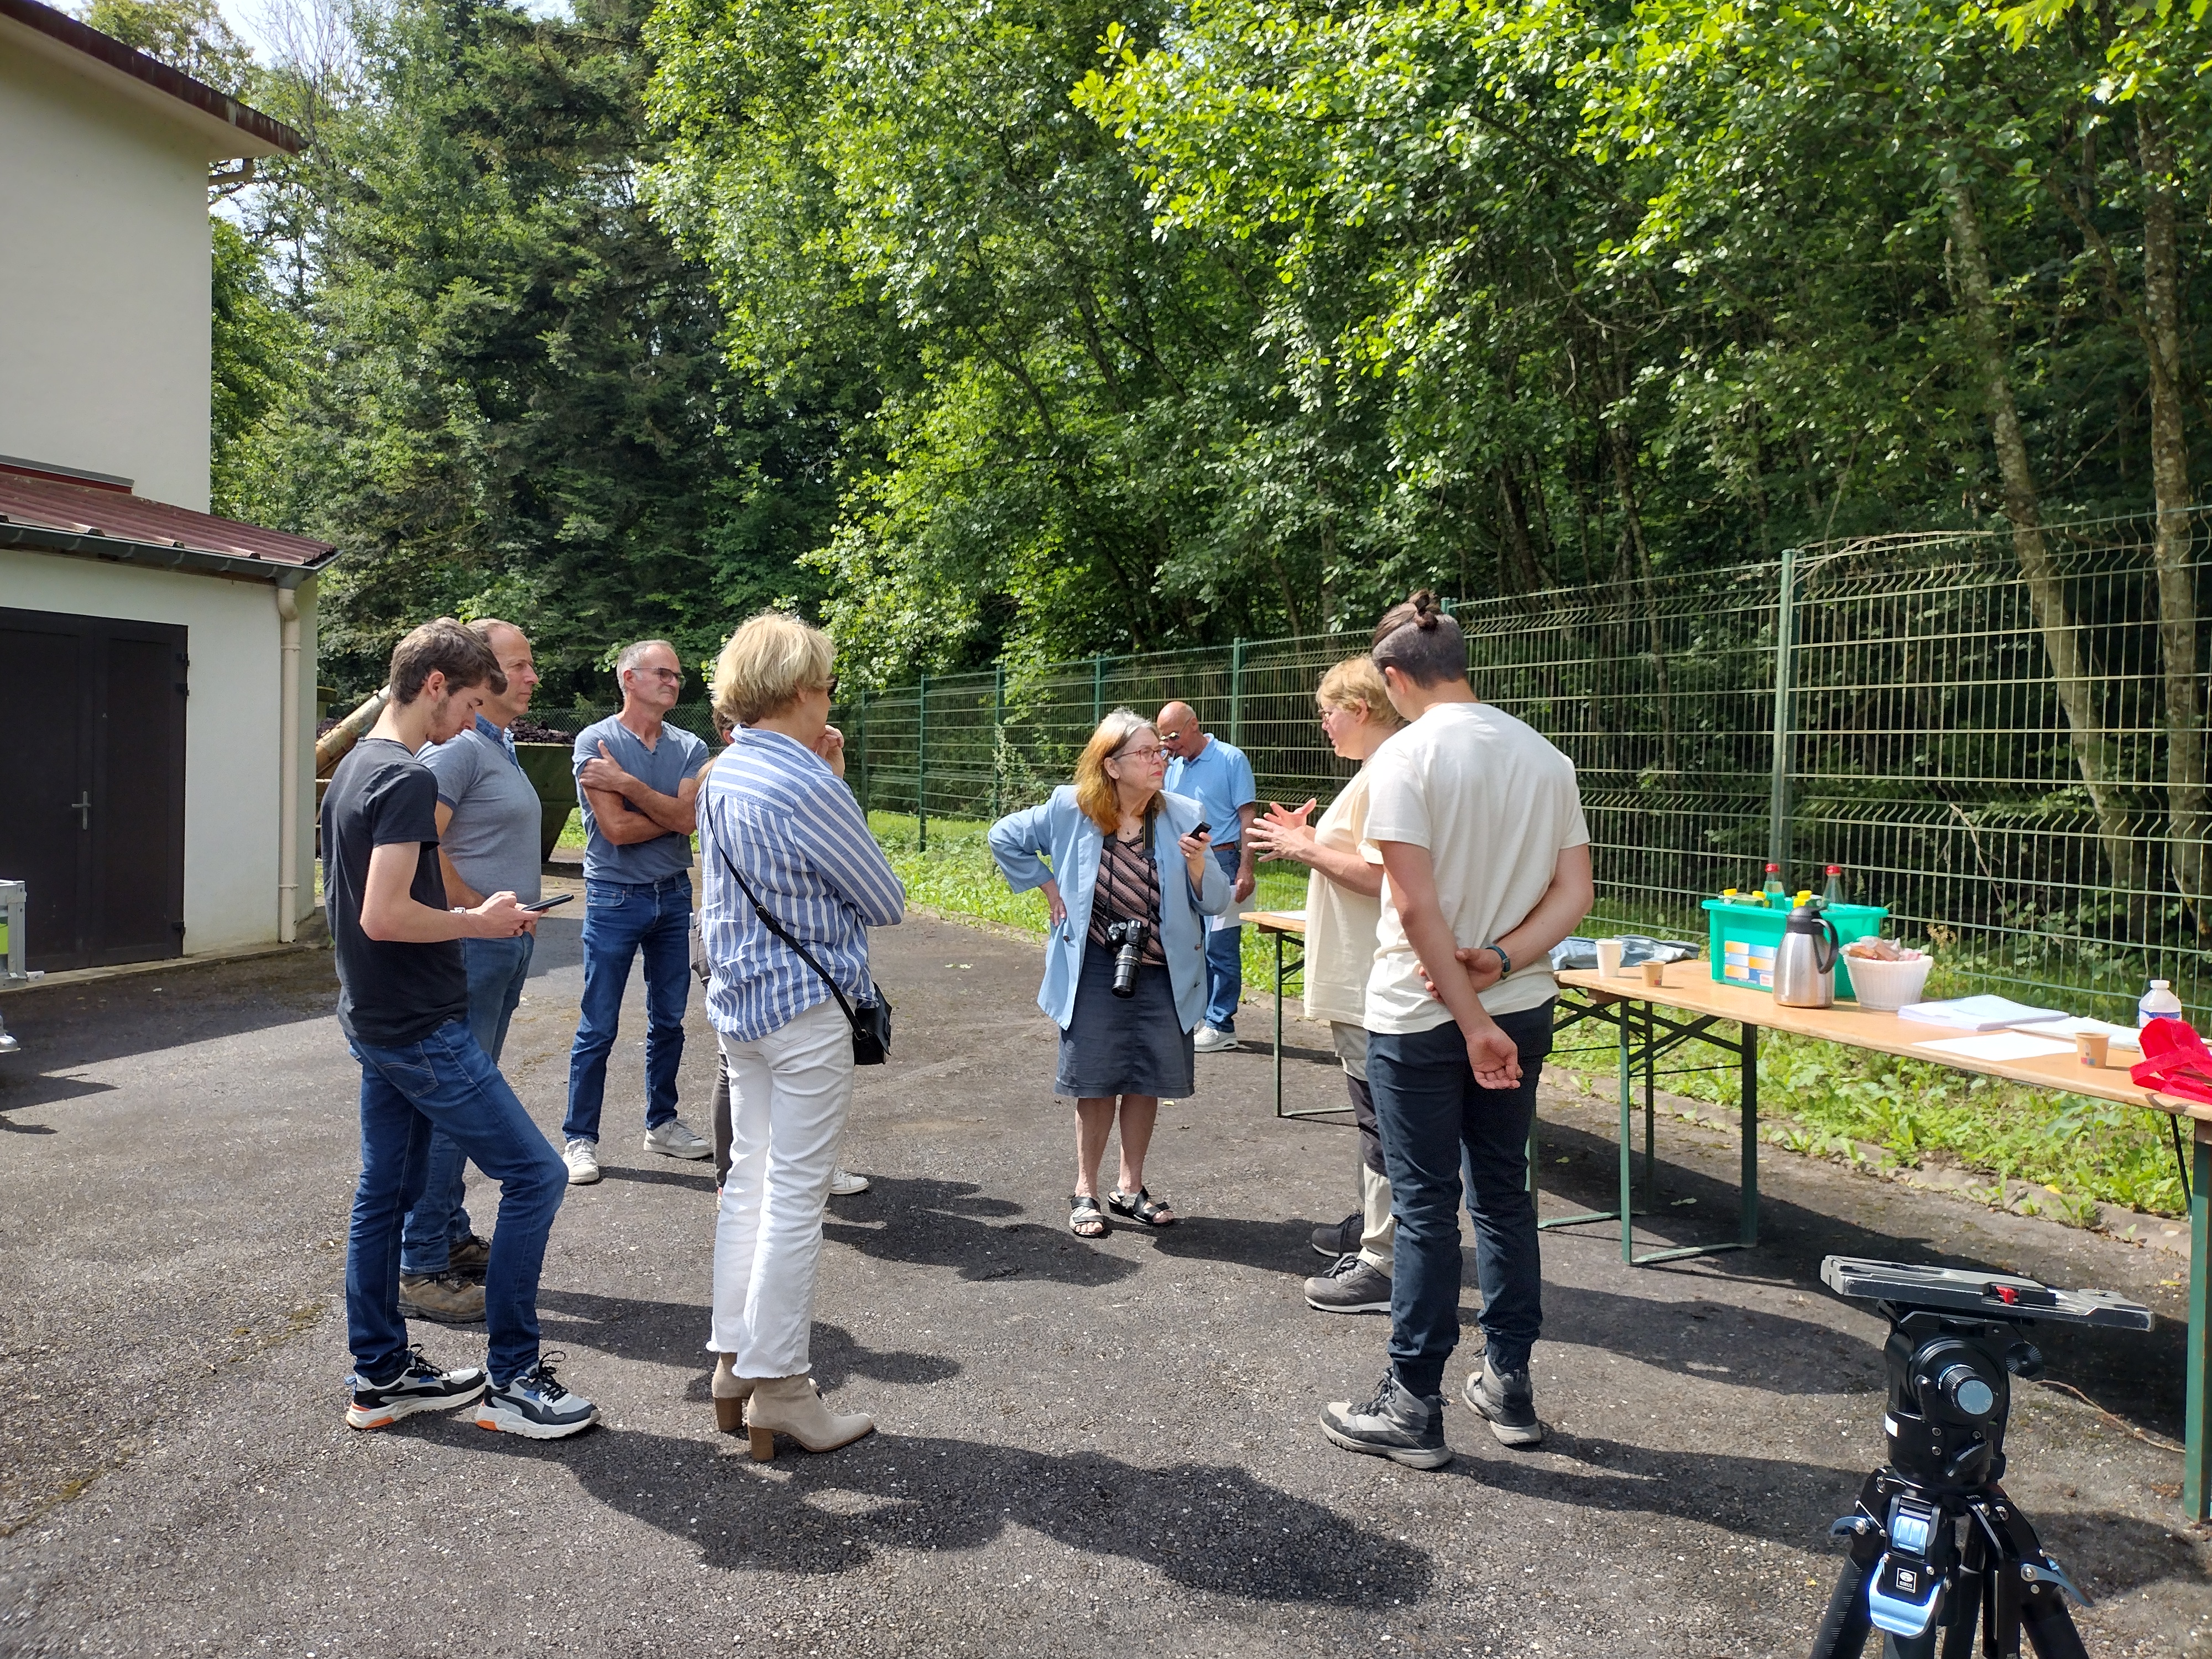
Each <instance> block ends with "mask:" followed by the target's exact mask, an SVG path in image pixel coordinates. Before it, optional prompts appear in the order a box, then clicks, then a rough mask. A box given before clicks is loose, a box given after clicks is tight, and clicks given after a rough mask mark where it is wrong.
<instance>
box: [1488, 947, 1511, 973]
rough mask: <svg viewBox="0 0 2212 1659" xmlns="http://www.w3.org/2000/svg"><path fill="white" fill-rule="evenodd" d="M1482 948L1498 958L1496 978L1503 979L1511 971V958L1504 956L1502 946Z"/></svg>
mask: <svg viewBox="0 0 2212 1659" xmlns="http://www.w3.org/2000/svg"><path fill="white" fill-rule="evenodd" d="M1482 948H1483V949H1484V950H1486V951H1492V952H1494V953H1495V954H1496V956H1497V957H1498V978H1500V979H1504V977H1505V976H1506V975H1508V974H1510V973H1511V972H1512V971H1513V958H1512V957H1509V956H1507V955H1506V954H1505V951H1504V947H1503V946H1502V945H1484V946H1483V947H1482Z"/></svg>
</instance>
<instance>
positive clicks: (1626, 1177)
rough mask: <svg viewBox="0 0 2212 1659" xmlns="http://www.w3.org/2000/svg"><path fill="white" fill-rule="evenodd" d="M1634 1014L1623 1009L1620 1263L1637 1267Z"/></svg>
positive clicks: (1628, 1007) (1621, 1025)
mask: <svg viewBox="0 0 2212 1659" xmlns="http://www.w3.org/2000/svg"><path fill="white" fill-rule="evenodd" d="M1634 1023H1635V1014H1634V1012H1633V1011H1632V1008H1631V1006H1630V1005H1628V1004H1626V1003H1623V1004H1622V1005H1621V1006H1620V1259H1621V1260H1622V1261H1626V1263H1628V1265H1629V1266H1630V1267H1634V1266H1635V1265H1636V1220H1635V1216H1634V1213H1633V1212H1634V1210H1635V1207H1636V1196H1635V1188H1636V1132H1635V1122H1636V1116H1635V1114H1636V1103H1635V1084H1634V1076H1635V1066H1634V1065H1633V1063H1632V1058H1631V1054H1630V1049H1631V1047H1632V1043H1631V1028H1632V1025H1633V1024H1634Z"/></svg>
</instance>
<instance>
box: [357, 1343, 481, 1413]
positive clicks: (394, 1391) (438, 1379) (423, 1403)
mask: <svg viewBox="0 0 2212 1659" xmlns="http://www.w3.org/2000/svg"><path fill="white" fill-rule="evenodd" d="M346 1384H347V1386H348V1387H349V1388H350V1389H352V1390H353V1398H352V1399H351V1400H350V1401H348V1402H347V1403H346V1426H347V1427H348V1428H352V1429H382V1428H389V1427H390V1426H391V1425H392V1424H394V1423H397V1422H398V1420H399V1419H401V1418H403V1417H412V1416H413V1415H414V1414H415V1413H416V1412H435V1411H442V1410H444V1409H445V1408H446V1407H448V1406H465V1405H467V1404H468V1402H469V1401H471V1400H473V1399H475V1398H476V1397H477V1395H480V1394H482V1393H483V1391H484V1374H483V1367H482V1366H479V1365H467V1366H464V1367H463V1368H461V1369H460V1370H453V1371H441V1370H439V1369H438V1368H437V1367H436V1366H435V1365H433V1364H431V1363H430V1362H429V1361H428V1360H427V1359H425V1358H423V1357H422V1347H421V1346H420V1345H419V1344H418V1345H417V1346H415V1347H412V1348H410V1349H408V1351H407V1364H406V1366H405V1367H404V1369H403V1370H401V1371H400V1373H399V1375H398V1376H396V1377H394V1378H393V1379H392V1381H391V1382H389V1383H371V1382H369V1381H368V1379H367V1378H366V1377H363V1376H360V1375H359V1374H358V1373H356V1375H354V1376H349V1377H348V1378H346Z"/></svg>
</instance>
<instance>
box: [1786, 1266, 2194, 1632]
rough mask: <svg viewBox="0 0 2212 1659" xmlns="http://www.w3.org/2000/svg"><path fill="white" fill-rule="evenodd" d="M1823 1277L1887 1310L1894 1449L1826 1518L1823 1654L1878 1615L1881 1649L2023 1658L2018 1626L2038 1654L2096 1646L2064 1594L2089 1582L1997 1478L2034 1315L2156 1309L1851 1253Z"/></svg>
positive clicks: (2141, 1325)
mask: <svg viewBox="0 0 2212 1659" xmlns="http://www.w3.org/2000/svg"><path fill="white" fill-rule="evenodd" d="M1820 1277H1821V1279H1823V1280H1825V1281H1826V1284H1827V1285H1828V1286H1829V1288H1830V1289H1832V1290H1833V1291H1836V1292H1837V1293H1838V1295H1842V1296H1847V1297H1869V1298H1872V1299H1873V1300H1874V1301H1875V1304H1876V1305H1877V1307H1878V1309H1879V1310H1880V1311H1881V1314H1882V1316H1884V1317H1885V1318H1887V1320H1888V1321H1889V1340H1888V1341H1887V1343H1886V1344H1884V1345H1883V1349H1882V1353H1883V1358H1884V1359H1885V1360H1886V1361H1887V1367H1888V1373H1889V1400H1888V1407H1887V1410H1886V1412H1885V1413H1884V1414H1883V1417H1882V1431H1883V1434H1884V1436H1885V1437H1886V1439H1887V1445H1888V1452H1889V1461H1888V1462H1887V1463H1885V1464H1884V1465H1883V1466H1882V1467H1881V1468H1879V1469H1877V1470H1875V1473H1874V1474H1870V1475H1869V1476H1868V1477H1867V1482H1866V1485H1865V1486H1863V1488H1862V1489H1861V1490H1860V1492H1859V1500H1858V1504H1857V1508H1856V1509H1854V1510H1852V1511H1851V1513H1850V1514H1849V1515H1847V1516H1844V1517H1843V1519H1841V1520H1840V1521H1838V1522H1836V1523H1835V1525H1834V1526H1833V1527H1832V1528H1830V1532H1831V1534H1832V1536H1837V1537H1844V1538H1848V1539H1849V1540H1850V1558H1849V1559H1847V1560H1846V1561H1845V1562H1844V1568H1843V1571H1842V1573H1841V1574H1840V1575H1839V1576H1838V1578H1837V1581H1836V1588H1835V1591H1834V1593H1833V1594H1832V1595H1830V1596H1829V1598H1828V1611H1827V1615H1826V1618H1824V1619H1823V1620H1821V1621H1820V1634H1819V1635H1818V1636H1817V1637H1815V1638H1814V1643H1813V1659H1859V1656H1861V1655H1863V1653H1864V1651H1865V1646H1866V1639H1867V1638H1868V1637H1869V1635H1871V1634H1872V1633H1873V1632H1875V1630H1877V1629H1879V1630H1880V1631H1881V1632H1882V1648H1881V1652H1882V1659H2017V1656H2018V1654H2019V1653H2020V1650H2021V1648H2020V1644H2021V1637H2022V1635H2025V1636H2026V1637H2027V1640H2028V1643H2029V1645H2030V1646H2031V1647H2032V1648H2033V1650H2034V1651H2035V1653H2036V1654H2037V1655H2038V1656H2039V1659H2087V1649H2085V1648H2084V1647H2083V1646H2082V1645H2081V1635H2080V1633H2079V1632H2076V1631H2075V1628H2074V1619H2073V1615H2072V1614H2071V1613H2069V1612H2068V1611H2067V1607H2066V1602H2067V1599H2068V1598H2069V1597H2071V1598H2072V1599H2073V1600H2075V1601H2079V1602H2080V1603H2081V1605H2082V1606H2083V1607H2087V1606H2088V1605H2089V1599H2088V1597H2087V1596H2086V1595H2082V1593H2081V1591H2080V1590H2079V1589H2076V1588H2075V1585H2074V1583H2073V1581H2072V1580H2071V1579H2069V1577H2067V1576H2066V1572H2065V1570H2064V1569H2063V1568H2062V1567H2061V1566H2060V1565H2058V1564H2057V1562H2056V1561H2054V1560H2052V1559H2051V1557H2050V1556H2049V1555H2047V1554H2046V1553H2045V1552H2044V1549H2043V1547H2042V1545H2041V1544H2040V1543H2039V1542H2038V1541H2037V1540H2036V1536H2035V1528H2033V1526H2032V1525H2030V1524H2029V1522H2028V1519H2027V1516H2024V1515H2022V1514H2021V1512H2020V1509H2019V1506H2018V1505H2017V1504H2015V1503H2014V1502H2013V1501H2012V1499H2011V1498H2008V1496H2006V1494H2005V1490H2004V1488H2003V1487H2002V1486H2000V1485H1998V1484H1997V1483H1998V1481H1999V1480H2001V1479H2002V1476H2003V1474H2004V1470H2005V1455H2004V1432H2005V1423H2006V1419H2007V1418H2008V1416H2009V1414H2010V1413H2011V1409H2012V1389H2011V1379H2012V1378H2013V1377H2015V1376H2020V1377H2024V1378H2033V1377H2034V1376H2038V1375H2039V1374H2040V1373H2041V1371H2042V1369H2043V1356H2042V1355H2041V1354H2040V1353H2039V1352H2037V1351H2036V1348H2035V1346H2034V1345H2033V1343H2031V1342H2029V1341H2028V1340H2027V1339H2026V1337H2025V1336H2024V1335H2023V1334H2021V1328H2022V1327H2023V1326H2025V1325H2027V1324H2030V1323H2033V1322H2034V1321H2035V1320H2037V1319H2062V1320H2068V1321H2071V1322H2077V1323H2081V1324H2089V1325H2100V1326H2106V1327H2112V1328H2120V1329H2129V1330H2148V1329H2149V1328H2150V1313H2149V1310H2148V1309H2145V1308H2142V1307H2139V1306H2137V1305H2136V1304H2134V1303H2131V1302H2126V1301H2124V1300H2122V1299H2121V1298H2119V1297H2114V1296H2108V1295H2106V1293H2105V1292H2103V1291H2055V1290H2052V1289H2051V1288H2049V1287H2048V1286H2046V1285H2039V1284H2037V1283H2036V1282H2035V1281H2034V1280H2033V1279H2016V1278H2014V1277H2011V1276H2010V1275H2007V1274H1994V1275H1993V1274H1987V1273H1966V1272H1961V1271H1960V1270H1957V1269H1954V1268H1943V1267H1912V1266H1909V1265H1907V1264H1905V1263H1900V1262H1891V1261H1855V1260H1851V1259H1849V1258H1846V1257H1842V1256H1830V1257H1829V1258H1828V1259H1827V1261H1826V1262H1825V1263H1823V1264H1822V1266H1821V1269H1820ZM1977 1631H1979V1632H1980V1636H1981V1640H1980V1643H1979V1644H1976V1641H1975V1635H1976V1632H1977Z"/></svg>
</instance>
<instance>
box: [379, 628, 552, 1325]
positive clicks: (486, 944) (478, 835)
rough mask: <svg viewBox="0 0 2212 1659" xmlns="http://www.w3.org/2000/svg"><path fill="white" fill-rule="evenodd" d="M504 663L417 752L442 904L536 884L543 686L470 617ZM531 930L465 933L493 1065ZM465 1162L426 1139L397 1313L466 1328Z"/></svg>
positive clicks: (526, 961)
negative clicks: (523, 748)
mask: <svg viewBox="0 0 2212 1659" xmlns="http://www.w3.org/2000/svg"><path fill="white" fill-rule="evenodd" d="M469 632H471V634H474V635H476V636H477V638H478V639H480V640H482V641H483V642H484V643H485V644H486V645H487V646H489V647H491V653H492V654H493V655H494V656H495V657H497V658H498V659H499V666H500V671H501V673H503V674H505V675H506V676H507V690H505V691H503V692H501V693H499V694H497V695H495V696H486V697H485V698H484V703H483V708H482V709H480V710H479V711H478V712H477V718H476V723H475V724H474V725H473V726H470V727H469V728H467V729H466V730H465V731H463V732H461V733H460V734H459V736H458V737H455V738H452V739H451V740H450V741H448V742H446V743H441V744H428V745H427V746H425V747H424V749H423V750H422V754H421V755H420V756H419V757H417V758H419V759H420V760H421V761H422V763H423V764H424V765H425V766H427V767H428V768H429V769H430V770H431V773H432V774H433V775H435V777H436V778H437V780H438V805H437V815H438V862H439V864H440V866H441V868H442V870H443V872H444V875H445V878H446V899H447V902H448V903H449V904H453V905H457V906H459V907H460V908H472V907H474V906H476V905H478V904H481V903H483V901H484V899H485V897H486V896H488V895H489V894H493V893H513V895H514V896H515V902H517V903H520V904H535V903H537V902H538V896H539V891H540V885H541V884H540V880H539V872H540V868H541V866H540V865H539V863H538V823H539V819H540V816H541V810H540V808H539V806H538V791H537V789H536V787H534V786H533V785H532V783H531V781H530V780H529V779H528V778H527V777H526V776H525V775H523V770H522V763H521V761H520V758H519V757H517V756H516V754H515V752H514V738H513V726H514V723H515V721H517V720H520V719H521V718H522V717H523V715H524V714H527V713H528V712H529V709H530V692H531V688H532V687H533V686H535V685H536V684H538V671H537V669H536V668H535V667H534V666H533V665H532V662H531V656H530V641H529V640H528V639H526V638H525V637H524V635H523V632H522V630H521V629H519V628H517V627H515V626H514V625H513V623H503V622H500V621H497V620H495V619H494V618H491V617H484V618H481V619H479V620H478V621H476V622H472V623H470V624H469ZM536 944H537V939H536V936H535V935H534V934H532V933H528V932H525V933H517V934H515V935H514V936H513V938H512V939H463V940H462V941H461V951H462V955H463V957H464V958H465V961H466V963H467V967H468V975H469V1032H470V1035H471V1036H474V1037H475V1038H476V1040H477V1047H478V1048H482V1049H483V1051H484V1053H485V1054H488V1055H489V1056H490V1057H491V1062H492V1064H493V1065H495V1066H496V1065H498V1064H499V1055H500V1050H501V1048H504V1047H505V1046H506V1043H507V1022H508V1021H509V1020H511V1019H512V1018H513V1017H514V1010H515V1006H516V1005H517V1004H519V1003H520V1001H521V1000H522V982H523V981H524V979H525V978H526V977H527V976H528V975H529V972H530V957H531V951H532V948H533V947H534V946H535V945H536ZM467 1162H468V1160H467V1159H466V1158H464V1157H463V1156H462V1154H461V1149H460V1148H459V1147H458V1146H455V1145H453V1141H452V1140H451V1139H448V1138H447V1134H446V1132H445V1131H444V1130H443V1129H433V1130H432V1132H431V1135H430V1157H429V1168H428V1175H427V1176H426V1178H425V1179H424V1181H423V1183H422V1197H421V1198H419V1199H417V1200H416V1203H415V1207H414V1208H413V1209H412V1210H410V1211H409V1212H407V1218H406V1221H405V1222H404V1225H402V1226H401V1229H400V1233H399V1311H400V1315H401V1316H402V1317H404V1318H407V1319H435V1320H439V1321H441V1322H445V1323H447V1324H468V1323H472V1322H475V1321H477V1320H479V1319H482V1318H483V1314H484V1291H483V1273H484V1266H485V1264H486V1263H487V1262H488V1261H490V1259H491V1246H490V1245H489V1243H486V1242H485V1241H484V1240H483V1239H481V1238H479V1237H477V1234H476V1229H475V1227H474V1225H472V1224H471V1222H470V1220H469V1212H468V1211H467V1210H466V1209H465V1207H464V1200H463V1193H462V1178H463V1174H464V1171H465V1168H466V1165H467Z"/></svg>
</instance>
